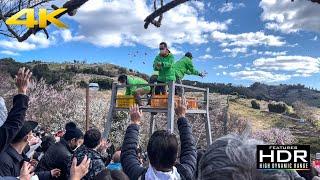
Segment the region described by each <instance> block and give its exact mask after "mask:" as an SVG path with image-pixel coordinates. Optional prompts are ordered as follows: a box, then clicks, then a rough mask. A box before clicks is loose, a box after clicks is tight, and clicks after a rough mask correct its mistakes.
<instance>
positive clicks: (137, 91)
mask: <svg viewBox="0 0 320 180" xmlns="http://www.w3.org/2000/svg"><path fill="white" fill-rule="evenodd" d="M118 82H119V83H120V84H123V85H137V84H148V82H147V81H146V80H144V79H142V78H140V77H137V76H131V75H120V76H119V77H118ZM149 92H150V86H130V87H127V88H126V93H125V95H128V96H130V95H132V96H134V97H135V99H136V103H137V104H138V105H139V106H142V102H141V96H142V95H145V94H148V93H149Z"/></svg>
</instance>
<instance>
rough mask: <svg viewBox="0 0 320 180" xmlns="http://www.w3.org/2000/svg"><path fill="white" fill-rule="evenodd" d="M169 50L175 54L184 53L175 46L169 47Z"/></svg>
mask: <svg viewBox="0 0 320 180" xmlns="http://www.w3.org/2000/svg"><path fill="white" fill-rule="evenodd" d="M170 52H171V53H172V54H175V55H181V54H183V53H184V52H183V51H181V50H180V49H177V48H175V47H171V48H170Z"/></svg>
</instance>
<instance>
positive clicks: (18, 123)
mask: <svg viewBox="0 0 320 180" xmlns="http://www.w3.org/2000/svg"><path fill="white" fill-rule="evenodd" d="M31 76H32V72H30V71H29V69H28V70H26V71H25V68H21V69H19V71H18V75H17V76H16V84H17V87H18V95H16V96H15V97H14V98H13V106H12V109H11V110H10V112H9V114H8V117H7V120H6V121H5V122H4V124H3V125H2V126H1V127H0V153H1V152H2V151H3V150H4V149H5V148H6V147H7V146H8V144H10V143H11V141H12V140H13V138H14V137H15V136H16V135H17V133H18V132H19V131H20V129H21V128H22V126H23V123H24V120H25V116H26V111H27V109H28V102H29V98H28V96H26V94H27V89H28V85H29V83H30V78H31Z"/></svg>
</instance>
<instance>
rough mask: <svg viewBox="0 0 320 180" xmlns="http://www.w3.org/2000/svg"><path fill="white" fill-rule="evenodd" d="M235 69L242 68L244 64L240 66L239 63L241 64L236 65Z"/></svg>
mask: <svg viewBox="0 0 320 180" xmlns="http://www.w3.org/2000/svg"><path fill="white" fill-rule="evenodd" d="M233 67H235V68H237V69H238V68H241V67H242V64H240V63H239V64H235V65H234V66H233Z"/></svg>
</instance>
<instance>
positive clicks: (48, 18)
mask: <svg viewBox="0 0 320 180" xmlns="http://www.w3.org/2000/svg"><path fill="white" fill-rule="evenodd" d="M66 10H67V9H66V8H60V9H56V10H54V11H52V12H50V13H48V12H47V9H39V15H38V16H39V20H38V21H37V20H36V19H35V14H34V9H30V8H29V9H22V10H21V11H19V12H18V13H16V14H15V15H13V16H11V17H10V18H8V19H7V20H6V24H8V25H25V26H26V27H28V28H34V27H35V26H36V25H39V28H46V27H47V26H48V22H50V23H52V24H54V25H55V26H57V27H59V28H67V25H65V24H64V23H63V22H62V21H60V20H59V19H57V16H59V15H61V14H62V13H64V12H65V11H66Z"/></svg>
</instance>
